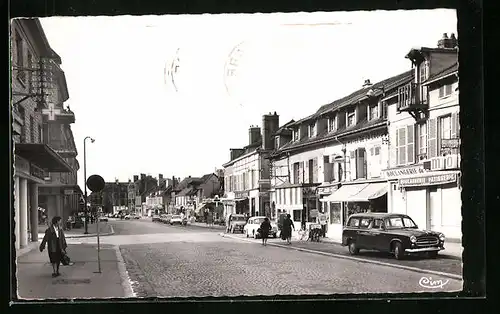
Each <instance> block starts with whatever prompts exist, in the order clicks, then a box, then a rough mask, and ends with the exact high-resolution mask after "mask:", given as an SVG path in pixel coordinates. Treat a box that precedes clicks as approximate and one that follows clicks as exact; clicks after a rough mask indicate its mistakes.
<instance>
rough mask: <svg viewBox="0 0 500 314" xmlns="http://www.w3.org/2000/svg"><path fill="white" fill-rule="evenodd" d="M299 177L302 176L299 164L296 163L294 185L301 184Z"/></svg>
mask: <svg viewBox="0 0 500 314" xmlns="http://www.w3.org/2000/svg"><path fill="white" fill-rule="evenodd" d="M299 176H300V172H299V163H298V162H296V163H294V164H293V183H294V184H297V183H299Z"/></svg>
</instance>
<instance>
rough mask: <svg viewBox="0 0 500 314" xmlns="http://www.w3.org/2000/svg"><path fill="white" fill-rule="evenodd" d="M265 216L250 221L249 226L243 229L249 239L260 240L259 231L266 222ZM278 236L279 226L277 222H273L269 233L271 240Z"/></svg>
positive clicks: (252, 218)
mask: <svg viewBox="0 0 500 314" xmlns="http://www.w3.org/2000/svg"><path fill="white" fill-rule="evenodd" d="M264 218H266V217H265V216H255V217H251V218H250V219H248V222H247V224H246V225H245V227H244V228H243V233H244V234H245V235H246V236H247V238H248V237H253V238H255V239H258V238H260V236H261V235H260V233H259V232H258V229H259V228H260V225H261V224H262V222H264ZM277 236H278V226H277V225H276V223H275V222H273V221H271V230H270V231H269V237H270V238H276V237H277Z"/></svg>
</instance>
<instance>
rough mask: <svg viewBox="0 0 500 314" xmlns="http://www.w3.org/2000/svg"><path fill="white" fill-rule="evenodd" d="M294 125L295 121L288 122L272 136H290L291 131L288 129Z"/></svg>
mask: <svg viewBox="0 0 500 314" xmlns="http://www.w3.org/2000/svg"><path fill="white" fill-rule="evenodd" d="M293 123H295V120H293V119H292V120H290V121H288V122H287V123H285V124H283V125H282V126H281V127H280V128H279V129H278V130H277V131H276V132H274V134H273V135H280V134H290V133H291V132H292V131H291V130H290V129H289V127H290V126H291V125H292V124H293Z"/></svg>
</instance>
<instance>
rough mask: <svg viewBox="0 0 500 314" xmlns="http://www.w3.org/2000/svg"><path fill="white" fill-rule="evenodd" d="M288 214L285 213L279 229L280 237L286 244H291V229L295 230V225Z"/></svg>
mask: <svg viewBox="0 0 500 314" xmlns="http://www.w3.org/2000/svg"><path fill="white" fill-rule="evenodd" d="M290 217H291V216H290V214H287V215H286V218H285V220H284V221H283V230H281V239H283V240H286V243H287V244H292V229H293V230H294V231H295V226H294V224H293V221H292V219H291V218H290Z"/></svg>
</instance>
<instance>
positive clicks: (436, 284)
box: [418, 277, 449, 289]
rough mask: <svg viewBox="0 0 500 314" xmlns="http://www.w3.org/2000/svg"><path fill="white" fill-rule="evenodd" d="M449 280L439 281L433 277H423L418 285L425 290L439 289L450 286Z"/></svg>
mask: <svg viewBox="0 0 500 314" xmlns="http://www.w3.org/2000/svg"><path fill="white" fill-rule="evenodd" d="M448 282H449V280H448V279H447V280H443V279H437V280H433V279H432V277H422V278H420V280H419V281H418V284H419V285H420V286H421V287H423V288H428V289H439V288H443V287H444V286H446V285H447V284H448Z"/></svg>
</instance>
